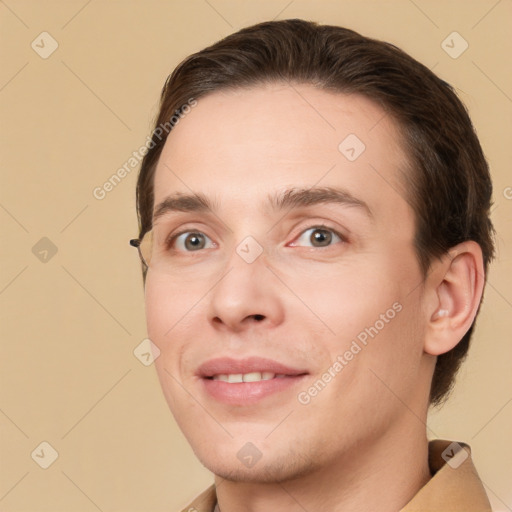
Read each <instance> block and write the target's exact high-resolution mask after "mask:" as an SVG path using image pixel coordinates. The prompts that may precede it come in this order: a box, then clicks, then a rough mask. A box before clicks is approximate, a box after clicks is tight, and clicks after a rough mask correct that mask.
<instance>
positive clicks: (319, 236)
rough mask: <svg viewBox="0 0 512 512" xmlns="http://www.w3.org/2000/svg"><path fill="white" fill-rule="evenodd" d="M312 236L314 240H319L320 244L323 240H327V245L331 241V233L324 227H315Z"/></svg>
mask: <svg viewBox="0 0 512 512" xmlns="http://www.w3.org/2000/svg"><path fill="white" fill-rule="evenodd" d="M313 238H314V242H320V243H321V244H322V243H323V242H327V245H328V244H329V243H330V241H331V233H329V231H325V230H324V229H317V230H316V231H314V232H313Z"/></svg>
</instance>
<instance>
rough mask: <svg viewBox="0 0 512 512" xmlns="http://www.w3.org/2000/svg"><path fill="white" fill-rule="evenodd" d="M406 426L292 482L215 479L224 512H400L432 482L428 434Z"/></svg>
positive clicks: (351, 449) (221, 509) (221, 508)
mask: <svg viewBox="0 0 512 512" xmlns="http://www.w3.org/2000/svg"><path fill="white" fill-rule="evenodd" d="M416 421H417V420H416ZM405 427H407V428H404V429H400V432H398V433H396V432H395V433H394V434H393V433H388V434H386V435H385V436H384V437H381V438H380V439H378V440H376V441H374V442H371V443H370V442H368V443H367V442H365V443H364V444H361V445H356V446H353V447H351V448H350V450H349V451H348V452H345V453H343V454H342V455H340V456H339V457H336V458H335V459H336V460H335V461H334V462H333V463H331V464H329V465H324V466H322V467H320V468H319V469H317V470H315V471H312V472H311V473H309V474H307V475H305V476H301V477H299V478H296V479H293V480H288V481H285V482H281V483H258V482H232V481H229V480H224V479H222V478H220V477H216V478H215V483H216V486H217V500H218V505H219V509H220V512H266V511H268V510H286V511H287V512H304V510H315V511H318V512H327V511H328V512H342V511H347V510H350V511H351V512H359V511H361V512H363V511H368V510H379V511H380V512H396V511H398V510H400V509H401V508H402V507H404V506H405V505H406V504H407V503H408V502H409V501H410V500H411V499H412V498H413V497H414V495H415V494H416V493H417V492H418V491H419V489H421V487H423V486H424V485H425V484H426V483H427V482H428V480H429V479H430V478H431V475H430V470H429V467H428V441H427V438H426V435H425V431H424V430H421V429H419V428H416V429H415V430H414V431H413V430H411V425H410V424H408V425H406V426H405ZM411 432H414V435H413V434H411Z"/></svg>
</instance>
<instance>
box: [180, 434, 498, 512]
mask: <svg viewBox="0 0 512 512" xmlns="http://www.w3.org/2000/svg"><path fill="white" fill-rule="evenodd" d="M451 444H452V441H445V440H441V439H437V440H434V441H430V442H429V446H428V463H429V466H430V473H431V474H432V475H434V476H433V477H432V478H431V479H430V480H429V481H428V482H427V483H426V484H425V485H424V486H423V487H422V488H421V489H420V490H419V491H418V492H417V494H416V495H415V496H414V498H413V499H412V500H411V501H409V503H407V505H405V507H403V508H402V509H401V510H400V511H399V512H492V509H491V505H490V503H489V500H488V499H487V495H486V493H485V490H484V487H483V485H482V482H481V481H480V478H479V477H478V474H477V472H476V469H475V466H474V465H473V461H472V460H471V449H470V447H469V446H468V445H467V444H465V443H457V444H458V445H459V446H460V447H462V448H463V449H462V450H460V449H459V448H458V446H457V445H456V444H454V445H453V446H450V445H451ZM447 461H448V462H447ZM216 503H217V497H216V494H215V484H214V485H212V486H210V487H209V488H208V489H206V491H204V492H203V493H201V494H200V495H199V496H198V497H197V498H196V499H195V500H194V501H193V502H192V503H191V504H190V505H189V506H188V507H186V508H184V509H183V510H182V512H215V509H216V507H215V505H216ZM217 510H218V508H217Z"/></svg>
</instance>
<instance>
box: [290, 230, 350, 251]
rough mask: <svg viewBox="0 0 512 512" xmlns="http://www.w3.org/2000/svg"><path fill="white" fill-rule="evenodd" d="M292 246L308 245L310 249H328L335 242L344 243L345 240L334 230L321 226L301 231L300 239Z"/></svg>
mask: <svg viewBox="0 0 512 512" xmlns="http://www.w3.org/2000/svg"><path fill="white" fill-rule="evenodd" d="M297 241H298V243H297V242H294V243H293V244H292V245H308V244H311V246H312V247H328V246H330V245H332V244H333V243H336V242H344V241H345V239H344V238H343V237H342V236H341V235H340V234H339V233H338V232H337V231H335V230H333V229H328V228H325V227H322V226H314V227H312V228H309V229H306V231H303V232H302V234H301V235H300V237H299V238H298V239H297Z"/></svg>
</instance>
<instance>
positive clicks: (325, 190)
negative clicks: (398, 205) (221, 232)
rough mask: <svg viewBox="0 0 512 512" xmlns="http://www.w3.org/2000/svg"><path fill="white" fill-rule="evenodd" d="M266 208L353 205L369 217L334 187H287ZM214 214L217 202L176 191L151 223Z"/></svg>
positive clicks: (354, 200) (269, 198)
mask: <svg viewBox="0 0 512 512" xmlns="http://www.w3.org/2000/svg"><path fill="white" fill-rule="evenodd" d="M267 204H268V206H269V207H270V208H271V209H272V210H273V211H275V212H279V211H283V210H293V209H298V208H301V207H302V208H303V207H309V206H314V205H318V204H339V205H343V206H353V207H356V208H358V209H360V210H362V211H363V212H364V213H365V214H366V216H368V217H369V218H373V213H372V211H371V209H370V207H369V206H368V205H367V204H366V203H365V202H364V201H363V200H362V199H358V198H357V197H355V196H353V195H352V194H351V193H350V192H349V191H348V190H344V189H341V188H336V187H312V188H298V187H295V188H290V189H287V190H285V191H284V192H279V193H274V194H269V195H268V196H267ZM208 211H212V212H215V211H218V203H217V202H215V201H213V200H211V199H209V198H208V197H207V196H205V195H204V194H202V193H192V194H184V193H181V192H177V193H175V194H172V195H170V196H168V197H166V198H165V199H164V200H163V201H162V202H161V203H159V204H158V206H157V207H156V208H155V209H154V212H153V222H154V221H156V220H157V219H159V218H160V217H162V216H163V215H165V214H167V213H175V212H200V213H206V212H208Z"/></svg>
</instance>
